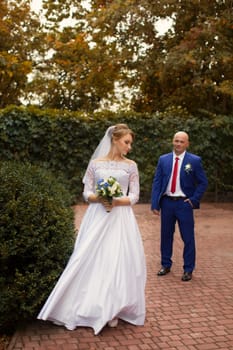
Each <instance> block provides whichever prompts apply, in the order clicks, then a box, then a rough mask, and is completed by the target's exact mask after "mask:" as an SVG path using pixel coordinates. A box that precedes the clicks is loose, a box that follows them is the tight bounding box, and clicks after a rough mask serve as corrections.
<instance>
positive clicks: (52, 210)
mask: <svg viewBox="0 0 233 350" xmlns="http://www.w3.org/2000/svg"><path fill="white" fill-rule="evenodd" d="M0 178H1V183H0V331H2V332H7V331H9V330H10V331H12V332H13V331H14V329H15V328H16V327H17V323H18V321H20V322H22V321H28V320H30V319H31V318H34V317H35V316H36V314H37V313H38V311H39V309H40V307H41V305H42V304H43V302H44V301H45V299H46V298H47V296H48V295H49V293H50V291H51V289H52V288H53V286H54V284H55V282H56V281H57V279H58V277H59V275H60V273H61V272H62V270H63V268H64V266H65V264H66V263H67V260H68V258H69V256H70V254H71V251H72V248H73V243H74V214H73V210H72V209H71V207H70V200H71V199H70V194H69V192H68V191H67V189H66V188H65V187H64V185H63V184H62V183H61V181H59V180H58V179H57V178H55V177H54V176H53V175H52V174H51V173H50V172H48V171H47V170H46V169H43V168H39V167H37V166H33V165H30V164H29V163H20V162H17V161H8V162H2V163H1V164H0Z"/></svg>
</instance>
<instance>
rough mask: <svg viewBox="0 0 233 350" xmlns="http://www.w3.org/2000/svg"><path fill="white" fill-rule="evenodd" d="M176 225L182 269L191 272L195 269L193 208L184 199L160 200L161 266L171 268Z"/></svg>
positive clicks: (166, 198)
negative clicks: (181, 245)
mask: <svg viewBox="0 0 233 350" xmlns="http://www.w3.org/2000/svg"><path fill="white" fill-rule="evenodd" d="M176 222H177V223H178V226H179V230H180V235H181V238H182V240H183V243H184V250H183V261H184V265H183V269H184V272H192V271H193V270H194V267H195V255H196V254H195V237H194V216H193V208H192V207H191V205H190V204H189V203H188V202H184V199H178V200H176V201H174V200H171V199H170V198H169V197H166V196H164V197H162V199H161V247H160V248H161V265H162V266H164V267H169V268H170V267H171V266H172V253H173V239H174V232H175V225H176Z"/></svg>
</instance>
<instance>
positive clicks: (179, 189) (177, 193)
mask: <svg viewBox="0 0 233 350" xmlns="http://www.w3.org/2000/svg"><path fill="white" fill-rule="evenodd" d="M184 155H185V152H183V153H181V154H180V155H179V156H177V155H176V154H175V153H174V152H173V165H172V172H171V176H170V179H169V181H168V185H167V189H166V192H165V194H166V195H167V196H170V197H180V196H181V197H185V194H184V192H183V191H182V189H181V187H180V169H181V165H182V163H183V159H184ZM176 157H178V158H179V161H178V172H177V178H176V191H175V192H174V193H172V192H171V183H172V174H173V169H174V165H175V161H176Z"/></svg>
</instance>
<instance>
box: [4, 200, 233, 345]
mask: <svg viewBox="0 0 233 350" xmlns="http://www.w3.org/2000/svg"><path fill="white" fill-rule="evenodd" d="M76 209H77V215H76V224H77V225H79V222H80V219H81V217H82V215H83V213H84V210H85V205H81V206H78V207H77V208H76ZM134 210H135V214H136V216H137V220H138V223H139V226H140V229H141V232H142V236H143V241H144V247H145V253H146V259H147V268H148V279H147V288H146V305H147V314H146V322H145V325H144V326H143V327H135V326H132V325H130V324H127V323H124V322H123V321H120V323H119V325H118V327H117V328H108V327H105V328H104V329H103V331H102V332H101V333H100V335H98V336H94V335H93V331H92V329H88V328H78V329H76V330H75V331H68V330H66V329H64V328H63V327H58V326H55V325H52V324H51V323H47V322H43V321H35V322H34V323H33V324H29V325H28V326H27V327H23V328H22V329H21V330H18V331H17V332H16V334H15V335H14V337H13V338H12V340H11V343H10V345H9V347H8V350H12V349H14V350H21V349H24V350H156V349H161V350H165V349H167V350H168V349H169V350H215V349H222V350H230V349H231V350H232V349H233V278H232V269H233V203H230V204H229V203H228V204H213V203H212V204H208V203H202V206H201V209H200V210H197V211H196V212H195V217H196V241H197V268H196V270H195V273H194V276H193V279H192V281H191V282H182V281H181V275H182V242H181V240H180V237H179V233H178V231H177V232H176V236H175V242H174V257H173V260H174V264H173V268H172V271H171V273H170V274H168V275H166V276H163V277H157V275H156V273H157V270H158V269H159V267H160V255H159V219H158V218H156V217H155V216H153V215H152V213H151V212H150V208H149V205H145V204H138V205H136V206H135V207H134Z"/></svg>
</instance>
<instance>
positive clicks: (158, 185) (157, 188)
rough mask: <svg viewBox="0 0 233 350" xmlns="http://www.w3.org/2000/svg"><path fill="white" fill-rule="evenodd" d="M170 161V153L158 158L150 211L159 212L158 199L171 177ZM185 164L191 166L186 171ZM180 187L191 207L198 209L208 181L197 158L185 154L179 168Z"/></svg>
mask: <svg viewBox="0 0 233 350" xmlns="http://www.w3.org/2000/svg"><path fill="white" fill-rule="evenodd" d="M172 161H173V153H172V152H171V153H168V154H164V155H162V156H161V157H160V158H159V161H158V164H157V169H156V171H155V175H154V179H153V184H152V194H151V209H152V210H153V209H156V210H160V199H161V198H162V196H163V195H164V192H165V191H166V188H167V185H168V181H169V178H170V176H171V172H172ZM187 164H188V165H190V166H191V169H190V170H188V169H186V168H187ZM180 186H181V189H182V191H183V192H184V194H185V196H186V197H188V198H189V199H190V200H191V202H192V204H193V207H194V208H199V207H200V200H201V198H202V196H203V194H204V192H205V190H206V188H207V186H208V180H207V177H206V174H205V172H204V169H203V167H202V161H201V158H200V157H199V156H197V155H195V154H192V153H188V152H185V156H184V159H183V162H182V164H181V168H180Z"/></svg>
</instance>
